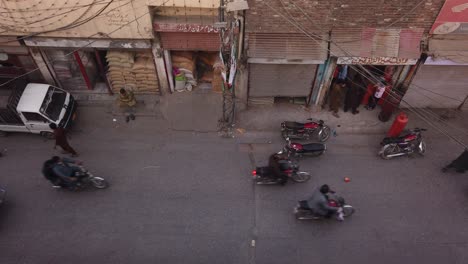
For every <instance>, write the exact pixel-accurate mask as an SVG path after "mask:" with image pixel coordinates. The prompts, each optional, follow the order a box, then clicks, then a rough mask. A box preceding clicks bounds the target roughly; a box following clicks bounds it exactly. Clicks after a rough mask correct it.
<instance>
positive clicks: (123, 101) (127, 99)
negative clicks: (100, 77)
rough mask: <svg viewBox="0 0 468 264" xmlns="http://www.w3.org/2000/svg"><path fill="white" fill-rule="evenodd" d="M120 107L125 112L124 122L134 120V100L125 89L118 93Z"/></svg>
mask: <svg viewBox="0 0 468 264" xmlns="http://www.w3.org/2000/svg"><path fill="white" fill-rule="evenodd" d="M119 101H120V107H121V108H122V109H123V110H124V112H125V121H126V122H127V123H128V122H129V121H130V119H131V120H135V115H134V113H135V109H134V108H135V105H136V99H135V95H134V94H133V92H132V91H127V90H126V89H125V88H122V89H120V91H119Z"/></svg>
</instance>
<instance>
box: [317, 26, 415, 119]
mask: <svg viewBox="0 0 468 264" xmlns="http://www.w3.org/2000/svg"><path fill="white" fill-rule="evenodd" d="M421 37H422V30H407V29H398V30H388V29H385V30H379V29H369V28H368V29H361V30H354V31H353V30H344V29H339V30H335V31H334V32H332V40H333V42H332V46H331V50H330V54H331V55H332V56H333V57H331V58H330V59H329V61H327V69H326V70H325V74H324V77H323V78H322V80H321V85H320V87H321V89H320V91H318V92H317V94H316V96H315V97H314V98H313V100H314V102H315V103H316V104H317V105H320V106H322V107H326V106H327V105H328V107H329V109H330V110H331V111H333V112H334V113H335V116H338V114H337V113H338V112H339V111H340V110H344V111H345V112H346V111H347V110H351V112H352V113H353V114H356V113H358V112H359V111H358V110H357V108H358V107H359V105H361V104H362V105H364V106H366V107H367V108H369V109H370V110H372V109H374V107H375V106H374V105H373V104H374V102H378V104H380V105H381V104H384V103H385V102H386V101H388V100H390V99H392V101H393V102H392V104H393V105H395V106H397V105H398V104H399V103H400V100H401V99H397V98H401V96H402V95H403V94H404V93H405V92H406V89H407V87H408V84H409V82H410V81H411V79H412V77H413V76H414V73H415V72H416V69H417V67H418V64H419V63H418V62H419V57H420V41H421ZM338 84H341V88H339V85H338ZM379 86H384V88H381V89H380V90H381V91H383V93H382V94H381V95H380V94H379V93H378V94H377V97H375V98H374V95H375V94H376V90H377V89H378V87H379ZM396 99H397V100H396ZM395 100H396V101H395ZM382 121H383V120H382Z"/></svg>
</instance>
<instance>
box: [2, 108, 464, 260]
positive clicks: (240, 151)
mask: <svg viewBox="0 0 468 264" xmlns="http://www.w3.org/2000/svg"><path fill="white" fill-rule="evenodd" d="M79 119H80V120H79V122H78V123H77V126H76V127H75V128H74V132H73V134H72V140H71V144H72V146H74V147H75V148H76V149H77V151H78V152H79V153H80V154H81V156H80V160H83V161H84V163H85V165H86V166H87V167H88V168H89V169H90V170H92V171H93V172H94V173H95V174H96V175H100V176H103V177H105V178H106V179H107V180H108V181H109V182H110V183H111V187H110V188H109V189H107V190H87V191H83V192H79V193H73V192H68V191H64V190H55V189H52V188H51V187H50V184H49V183H48V182H46V180H45V179H44V178H43V177H42V176H41V175H40V167H41V164H42V162H43V161H44V160H45V159H47V158H48V157H49V156H51V155H53V154H55V153H57V152H55V151H54V150H53V149H52V146H53V142H51V141H45V140H43V139H42V138H40V137H39V136H34V135H26V134H14V135H10V136H9V137H6V138H0V146H1V147H2V148H3V149H6V155H5V156H4V157H1V158H0V167H1V172H2V173H1V176H0V184H1V185H2V186H4V187H5V188H6V189H7V191H8V194H7V199H8V200H7V203H6V204H5V205H4V206H3V208H0V263H1V264H10V263H11V264H17V263H18V264H19V263H21V264H29V263H31V264H42V263H51V264H52V263H54V264H55V263H67V264H74V263H89V264H92V263H100V264H101V263H112V264H114V263H204V264H206V263H252V264H253V263H258V264H260V263H265V264H266V263H269V264H274V263H340V262H342V263H427V264H430V263H468V244H467V243H468V228H466V223H467V222H468V208H467V207H466V200H467V199H468V177H467V176H468V175H461V174H455V173H454V174H441V173H440V168H441V167H442V166H443V165H445V163H446V162H447V161H448V160H451V159H453V158H455V157H456V156H457V155H458V154H459V152H461V150H460V149H457V148H456V145H453V144H451V143H448V142H447V140H446V139H444V138H441V137H440V136H439V135H436V134H431V132H428V133H427V135H426V138H427V145H428V153H427V155H426V156H425V157H423V158H422V157H418V156H415V157H403V158H399V159H395V160H390V161H384V160H381V159H380V158H378V157H376V154H375V153H376V151H377V150H378V143H379V140H380V136H377V135H361V136H356V135H338V136H337V137H334V138H331V139H330V141H329V142H328V151H327V152H326V153H325V154H324V155H323V156H321V157H318V158H310V159H305V160H303V161H302V162H301V168H302V169H303V170H306V171H310V172H311V173H312V175H313V176H312V179H311V180H310V181H309V182H307V183H303V184H294V183H291V184H288V185H287V186H285V187H280V186H255V185H253V184H252V181H251V178H250V171H251V170H252V168H253V166H254V165H263V164H266V162H267V157H268V155H269V154H270V153H272V152H273V151H277V150H278V149H279V148H280V147H281V146H282V144H283V142H282V141H281V139H280V138H278V136H277V135H276V134H269V133H261V134H248V133H247V134H244V135H238V137H236V138H234V139H225V138H221V137H219V136H218V135H217V134H216V133H191V132H180V131H172V130H169V129H167V124H166V123H164V122H162V121H160V120H157V119H153V118H151V117H138V118H137V120H136V121H134V122H131V123H129V124H126V123H125V122H123V120H121V118H118V120H117V121H116V122H113V121H112V117H111V116H109V115H107V114H106V113H104V111H103V110H102V109H101V108H98V107H89V108H86V109H82V110H81V112H80V118H79ZM447 146H448V147H447ZM343 177H350V178H351V182H349V183H345V182H344V181H343ZM323 183H328V184H330V185H331V186H332V188H333V189H335V190H336V191H338V192H339V193H340V194H342V195H343V196H344V197H345V198H346V200H347V201H348V202H349V203H350V204H352V205H353V206H354V207H355V208H356V209H357V212H356V214H355V215H353V216H352V217H351V218H348V219H346V221H345V222H337V221H333V220H330V221H311V222H298V221H296V220H295V219H294V217H293V216H292V208H293V206H294V205H295V203H296V201H297V200H299V199H303V198H307V196H308V195H309V194H310V193H311V191H312V190H313V189H314V188H316V187H318V186H319V185H321V184H323ZM252 241H255V243H254V244H253V242H252Z"/></svg>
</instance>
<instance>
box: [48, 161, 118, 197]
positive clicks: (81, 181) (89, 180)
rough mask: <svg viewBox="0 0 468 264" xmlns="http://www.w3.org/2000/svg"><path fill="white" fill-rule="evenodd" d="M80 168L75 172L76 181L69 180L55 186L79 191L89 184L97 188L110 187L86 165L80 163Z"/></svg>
mask: <svg viewBox="0 0 468 264" xmlns="http://www.w3.org/2000/svg"><path fill="white" fill-rule="evenodd" d="M76 167H77V168H79V169H80V170H79V171H78V172H76V173H75V176H73V178H75V179H76V180H75V181H67V182H66V183H65V184H61V185H54V186H53V188H57V189H60V188H65V189H68V190H71V191H79V190H82V189H85V188H86V187H88V186H93V187H95V188H97V189H105V188H107V187H109V183H108V182H107V181H106V180H105V179H104V178H101V177H97V176H94V175H93V174H92V173H91V172H89V171H88V170H87V169H86V168H85V167H83V166H81V165H79V166H76Z"/></svg>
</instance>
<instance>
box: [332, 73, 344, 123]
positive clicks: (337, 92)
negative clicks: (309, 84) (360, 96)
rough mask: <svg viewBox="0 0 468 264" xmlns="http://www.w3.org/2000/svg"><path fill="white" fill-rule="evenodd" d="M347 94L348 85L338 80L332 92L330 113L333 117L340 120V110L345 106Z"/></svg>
mask: <svg viewBox="0 0 468 264" xmlns="http://www.w3.org/2000/svg"><path fill="white" fill-rule="evenodd" d="M345 94H346V83H345V82H344V81H342V80H338V81H337V82H336V83H335V84H334V85H333V87H332V89H331V91H330V99H329V100H330V111H331V112H332V115H333V116H334V117H336V118H339V117H340V116H339V115H338V110H339V109H340V107H341V105H342V104H343V98H344V95H345Z"/></svg>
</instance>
